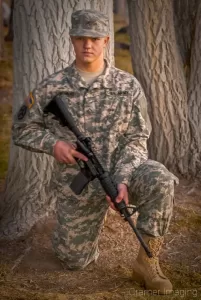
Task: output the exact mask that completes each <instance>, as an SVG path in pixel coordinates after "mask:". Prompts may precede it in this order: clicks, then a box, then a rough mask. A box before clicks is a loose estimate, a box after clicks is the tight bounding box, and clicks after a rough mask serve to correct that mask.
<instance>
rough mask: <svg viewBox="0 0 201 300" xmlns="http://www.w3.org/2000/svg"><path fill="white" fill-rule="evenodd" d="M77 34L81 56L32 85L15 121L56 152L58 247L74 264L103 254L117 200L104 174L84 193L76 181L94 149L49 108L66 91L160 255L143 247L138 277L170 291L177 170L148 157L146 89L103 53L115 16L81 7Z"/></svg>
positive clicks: (25, 136) (37, 146)
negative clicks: (83, 149) (107, 221)
mask: <svg viewBox="0 0 201 300" xmlns="http://www.w3.org/2000/svg"><path fill="white" fill-rule="evenodd" d="M70 36H71V40H72V43H73V46H74V50H75V55H76V59H75V61H74V62H73V63H72V64H71V65H70V66H68V67H67V68H65V69H63V70H61V71H59V72H56V73H55V74H53V75H51V76H49V77H48V78H47V79H45V80H44V81H42V83H41V84H39V86H38V87H36V88H35V89H34V90H33V92H32V93H30V95H29V97H28V98H27V99H26V100H25V104H24V105H23V106H22V107H21V108H20V110H19V112H18V114H17V115H16V117H15V122H14V125H13V139H14V142H15V144H16V145H18V146H21V147H23V148H25V149H28V150H30V151H35V152H43V153H47V154H49V155H52V156H54V158H55V173H54V177H53V182H52V184H53V185H54V186H55V189H56V192H57V197H58V200H57V217H58V224H57V228H56V230H55V232H54V236H53V248H54V250H55V253H56V255H57V256H58V257H59V259H60V260H62V261H63V263H64V264H65V265H66V267H67V268H69V269H80V268H84V267H86V266H87V265H88V264H89V263H90V262H92V261H96V260H97V258H98V255H99V252H98V238H99V235H100V231H101V228H102V225H103V221H104V216H105V214H106V211H107V209H108V206H109V205H110V206H111V207H113V208H114V206H113V204H112V203H111V201H110V198H109V197H108V196H107V197H106V199H107V201H106V200H105V195H104V192H103V191H102V189H101V187H100V184H99V182H98V181H97V180H94V181H92V182H90V183H89V185H88V186H87V187H86V188H85V190H84V191H83V192H82V194H81V196H76V195H75V194H74V193H73V192H72V191H71V190H70V188H69V184H70V183H71V181H72V179H73V178H74V176H75V175H76V174H77V172H78V171H79V168H78V166H77V164H76V161H75V158H79V159H81V160H84V161H86V160H87V157H85V156H84V155H83V154H81V153H79V152H78V151H76V147H75V136H74V135H73V134H72V132H71V131H70V130H68V129H67V128H66V127H62V126H61V125H60V124H59V121H58V120H56V119H55V118H54V116H53V115H52V114H50V113H49V114H47V113H44V108H45V107H46V105H47V104H48V103H49V102H50V101H51V100H52V99H53V98H54V96H55V95H58V94H64V95H65V96H66V104H67V106H68V109H69V111H70V112H71V114H72V115H73V117H74V120H75V123H76V125H77V126H78V128H79V129H80V130H81V131H83V133H84V135H86V136H90V137H91V138H92V141H93V143H94V145H95V148H96V149H95V150H96V153H97V154H99V156H100V157H101V162H102V163H103V166H105V167H106V168H107V169H108V170H109V172H110V174H112V175H113V176H114V178H115V180H116V181H117V183H118V191H119V194H118V197H117V199H116V201H121V200H122V199H124V200H125V201H126V203H128V201H129V202H130V203H131V204H134V205H136V206H138V207H139V209H138V212H139V216H138V220H137V228H138V230H139V231H140V232H141V234H142V236H143V238H144V240H145V242H146V243H147V244H148V246H149V247H150V249H151V251H152V253H153V258H148V257H147V255H146V254H145V251H144V249H143V248H142V247H140V250H139V254H138V256H137V259H136V261H135V262H134V267H133V279H134V280H135V281H137V282H142V283H143V284H144V285H145V287H146V288H147V289H152V290H158V292H159V293H160V294H166V293H170V292H172V284H171V282H170V281H169V279H168V278H167V277H166V276H165V275H164V274H163V273H162V271H161V269H160V266H159V258H158V256H159V252H160V249H161V246H162V243H163V239H164V235H165V234H166V233H167V231H168V227H169V224H170V219H171V216H172V209H173V197H174V183H175V181H177V178H176V177H175V176H174V175H173V174H172V173H170V172H169V171H168V170H167V169H166V168H165V167H164V166H163V165H162V164H160V163H159V162H156V161H152V160H148V152H147V139H148V137H149V134H150V132H149V130H148V128H147V122H148V115H147V110H146V99H145V96H144V93H143V90H142V88H141V86H140V84H139V82H138V81H137V79H136V78H135V77H134V76H133V75H131V74H129V73H126V72H124V71H122V70H119V69H117V68H115V67H113V66H111V65H110V64H109V62H108V61H107V60H106V59H104V50H105V47H106V46H107V43H108V40H109V21H108V18H107V17H106V16H105V15H104V14H103V13H101V12H98V11H93V10H80V11H76V12H74V13H73V14H72V28H71V30H70ZM142 104H143V107H144V109H143V110H142ZM131 251H132V249H131Z"/></svg>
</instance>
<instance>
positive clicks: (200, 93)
mask: <svg viewBox="0 0 201 300" xmlns="http://www.w3.org/2000/svg"><path fill="white" fill-rule="evenodd" d="M196 11H197V13H196V18H195V30H194V35H193V36H192V47H191V58H190V74H189V82H188V107H189V124H190V129H191V146H190V152H189V161H190V163H189V168H190V171H191V173H192V174H193V175H197V176H199V177H200V176H201V118H200V116H201V2H200V1H199V5H198V6H197V9H196Z"/></svg>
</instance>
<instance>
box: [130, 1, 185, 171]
mask: <svg viewBox="0 0 201 300" xmlns="http://www.w3.org/2000/svg"><path fill="white" fill-rule="evenodd" d="M128 10H129V17H130V32H131V54H132V63H133V69H134V74H135V76H136V77H137V78H138V79H139V81H140V83H141V84H142V86H143V88H144V91H145V94H146V97H147V100H148V111H149V115H150V119H151V123H152V134H151V136H150V139H149V143H148V148H149V154H150V158H152V159H155V160H157V161H159V162H162V163H163V164H165V165H166V166H167V167H168V168H169V169H170V170H172V171H173V172H175V173H181V174H187V172H188V151H189V145H190V130H189V123H188V107H187V88H186V81H185V76H184V71H183V65H182V59H181V56H180V53H179V48H178V46H177V42H176V36H175V29H174V21H173V20H174V18H173V6H172V1H169V0H164V1H162V0H149V1H146V0H135V1H132V0H128Z"/></svg>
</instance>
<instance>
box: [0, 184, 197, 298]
mask: <svg viewBox="0 0 201 300" xmlns="http://www.w3.org/2000/svg"><path fill="white" fill-rule="evenodd" d="M200 195H201V189H200V186H198V184H195V183H191V184H190V183H189V182H188V181H185V180H181V181H180V185H179V186H178V187H177V188H176V197H175V209H174V216H173V219H172V223H171V227H170V231H169V234H168V235H167V236H166V240H165V245H164V247H163V251H162V253H161V265H162V268H163V270H164V272H165V273H166V275H168V276H169V278H170V279H171V281H172V282H173V284H174V293H173V294H172V295H171V296H163V297H162V298H163V299H181V298H184V299H193V298H197V299H201V251H200V248H201V231H200V228H201V218H200V217H201V199H200ZM134 220H135V217H134ZM54 226H55V218H54V216H53V215H52V216H51V217H49V218H47V219H44V220H41V221H40V222H39V223H38V224H37V225H36V226H35V227H34V228H33V229H32V231H31V232H30V234H29V236H28V237H27V238H25V239H21V240H20V241H13V242H2V241H1V242H0V300H3V299H9V300H11V299H18V300H29V299H30V300H33V299H34V300H43V299H44V300H46V299H48V300H49V299H50V300H51V299H52V300H53V299H55V300H80V299H86V300H88V299H89V300H91V299H94V300H95V299H97V300H99V299H100V300H103V299H104V300H106V299H107V300H110V299H115V300H116V299H126V300H131V299H136V298H137V299H155V297H156V296H154V295H152V294H151V293H148V292H145V291H144V289H143V287H140V286H138V285H137V284H135V283H134V282H133V281H132V280H131V274H132V263H133V261H134V259H135V257H136V255H137V250H138V247H139V245H138V242H137V241H136V237H135V234H134V233H133V232H132V230H131V229H130V227H129V225H128V224H127V223H126V222H124V221H123V220H122V219H121V218H120V216H119V215H117V214H116V213H115V214H114V213H111V212H109V214H108V218H107V220H106V222H105V226H104V229H103V231H102V234H101V238H100V257H99V259H98V261H97V263H96V264H91V265H89V266H88V267H87V268H86V269H84V270H82V271H68V270H65V269H64V268H63V266H62V264H61V263H60V262H59V260H58V259H57V258H56V257H55V255H54V253H53V251H52V248H51V233H52V231H53V229H54ZM158 297H160V296H158Z"/></svg>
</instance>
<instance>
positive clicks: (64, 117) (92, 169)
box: [44, 94, 152, 257]
mask: <svg viewBox="0 0 201 300" xmlns="http://www.w3.org/2000/svg"><path fill="white" fill-rule="evenodd" d="M65 99H66V96H65V95H64V94H60V95H57V96H55V97H54V98H53V99H52V101H50V102H49V104H48V105H47V106H46V107H45V108H44V113H49V112H50V113H52V114H54V115H55V117H56V118H57V119H58V120H59V122H60V124H61V125H62V126H67V127H68V128H69V129H70V130H71V131H72V132H73V133H74V135H75V136H76V138H77V141H76V146H77V147H76V150H77V151H78V152H81V153H82V154H84V155H85V156H86V157H87V158H88V160H87V161H86V162H85V161H81V160H79V159H76V161H77V163H78V165H79V167H80V172H79V173H78V174H77V175H76V176H75V178H74V179H73V181H72V183H71V184H70V188H71V189H72V191H73V192H74V193H75V194H76V195H80V194H81V192H82V191H83V190H84V188H85V187H86V186H87V184H88V183H89V182H90V181H92V180H94V179H95V178H97V179H98V180H99V182H100V184H101V186H102V188H103V190H104V191H105V193H106V194H107V195H108V196H109V197H110V198H111V201H112V202H113V203H114V206H115V208H116V209H117V210H118V211H119V212H120V214H121V216H122V217H124V219H125V221H127V222H128V223H129V225H130V226H131V228H132V229H133V231H134V232H135V234H136V236H137V238H138V240H139V242H140V244H141V245H142V247H143V248H144V250H145V252H146V253H147V256H148V257H152V253H151V252H150V250H149V248H148V247H147V245H146V244H145V242H144V241H143V239H142V236H141V234H140V233H139V231H138V230H137V228H136V227H135V225H134V223H133V221H132V219H131V216H132V215H133V214H134V213H135V212H136V211H137V208H136V207H135V208H133V207H131V206H126V203H125V201H124V200H122V201H121V202H119V203H117V202H116V201H115V199H116V197H117V195H118V189H117V184H116V183H115V182H114V181H113V179H112V178H111V176H110V175H109V173H108V172H107V171H106V170H105V169H104V168H103V166H102V165H101V163H100V162H99V160H98V158H97V157H96V155H95V153H94V151H93V149H92V140H91V138H90V137H85V136H84V135H83V134H82V133H81V132H80V130H79V129H78V128H77V126H76V125H75V122H74V120H73V117H72V115H71V114H70V112H69V111H68V108H67V106H66V104H65ZM129 209H132V212H130V211H129Z"/></svg>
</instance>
